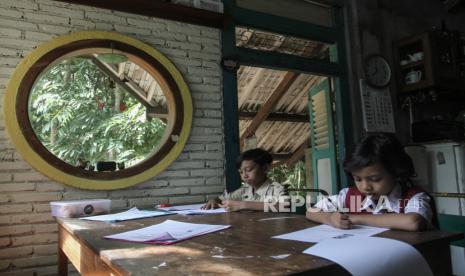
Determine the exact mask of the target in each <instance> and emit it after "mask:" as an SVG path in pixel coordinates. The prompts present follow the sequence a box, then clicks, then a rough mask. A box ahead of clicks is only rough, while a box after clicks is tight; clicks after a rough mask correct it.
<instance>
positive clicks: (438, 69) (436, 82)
mask: <svg viewBox="0 0 465 276" xmlns="http://www.w3.org/2000/svg"><path fill="white" fill-rule="evenodd" d="M464 1H465V0H464ZM459 42H460V36H459V34H458V32H445V31H439V30H434V31H429V32H426V33H423V34H419V35H415V36H411V37H408V38H405V39H402V40H400V41H397V42H396V43H395V44H394V52H395V53H396V55H395V58H396V60H395V62H394V64H396V66H395V68H396V70H395V72H396V76H397V84H398V88H399V91H400V92H401V93H405V92H412V91H416V90H440V89H444V90H448V91H464V90H465V79H464V78H463V77H462V76H461V74H463V73H462V71H463V70H462V69H461V65H460V63H461V62H462V61H463V59H462V58H461V51H460V46H459ZM418 53H422V57H423V58H422V60H419V61H412V62H410V63H407V64H405V65H400V61H405V60H409V59H410V58H411V56H415V55H416V54H418ZM412 70H413V71H420V72H421V80H420V81H418V82H416V83H411V84H407V83H406V78H408V74H409V73H410V72H411V71H412Z"/></svg>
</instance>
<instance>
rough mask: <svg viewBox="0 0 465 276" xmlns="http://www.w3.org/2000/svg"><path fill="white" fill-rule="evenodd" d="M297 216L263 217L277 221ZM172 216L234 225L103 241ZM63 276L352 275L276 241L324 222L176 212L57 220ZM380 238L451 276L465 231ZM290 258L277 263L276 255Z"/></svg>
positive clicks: (254, 214) (290, 244) (292, 244)
mask: <svg viewBox="0 0 465 276" xmlns="http://www.w3.org/2000/svg"><path fill="white" fill-rule="evenodd" d="M280 216H281V217H282V216H286V217H292V218H285V219H275V220H262V219H264V218H272V217H280ZM166 219H172V220H178V221H185V222H191V223H208V224H230V225H232V228H230V229H226V230H223V231H220V232H216V233H211V234H208V235H204V236H200V237H196V238H193V239H191V240H187V241H183V242H180V243H177V244H174V245H147V244H138V243H129V242H122V241H115V240H106V239H103V238H102V237H103V236H105V235H109V234H115V233H120V232H124V231H128V230H133V229H138V228H142V227H145V226H149V225H152V224H156V223H160V222H162V221H164V220H166ZM57 222H58V225H59V264H58V269H59V274H60V275H67V265H68V260H69V261H71V263H72V264H73V265H74V266H75V267H76V269H77V270H78V271H79V272H80V273H81V274H82V275H112V274H113V275H144V276H145V275H154V274H160V275H179V274H189V275H198V274H211V275H222V274H227V275H231V274H233V275H237V274H238V275H256V274H266V275H283V274H298V273H305V272H311V273H312V275H329V274H331V275H333V274H334V275H349V274H348V272H347V271H346V270H344V269H343V268H342V267H340V266H339V265H337V264H335V263H333V262H331V261H329V260H326V259H322V258H319V257H315V256H312V255H306V254H303V253H302V251H304V250H305V249H306V248H308V247H310V246H311V245H312V244H311V243H304V242H297V241H289V240H281V239H271V237H272V236H275V235H279V234H284V233H288V232H292V231H297V230H301V229H304V228H307V227H311V226H314V225H316V224H314V223H311V222H309V221H307V220H306V219H305V217H304V216H302V215H292V214H276V213H262V212H232V213H225V214H215V215H205V216H181V215H170V216H163V217H157V218H150V219H140V220H132V221H125V222H118V223H104V222H94V221H85V220H79V219H68V218H57ZM377 236H380V237H387V238H393V239H396V240H400V241H404V242H407V243H409V244H412V245H413V246H415V247H416V248H417V249H418V250H419V251H420V252H421V253H422V254H423V256H424V257H425V258H426V260H427V261H428V263H429V264H430V266H431V268H432V270H433V272H434V273H435V275H451V274H452V273H451V265H450V251H449V242H450V241H453V240H458V239H461V238H463V234H461V233H450V232H442V231H426V232H421V233H415V232H404V231H387V232H384V233H381V234H379V235H377ZM283 254H290V256H288V257H286V258H283V259H277V258H276V256H279V255H283Z"/></svg>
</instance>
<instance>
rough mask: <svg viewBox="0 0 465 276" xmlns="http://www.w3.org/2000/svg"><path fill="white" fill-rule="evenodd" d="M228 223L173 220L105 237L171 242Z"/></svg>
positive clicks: (210, 230)
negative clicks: (215, 223)
mask: <svg viewBox="0 0 465 276" xmlns="http://www.w3.org/2000/svg"><path fill="white" fill-rule="evenodd" d="M229 227H231V226H230V225H213V224H196V223H186V222H179V221H174V220H165V221H164V222H162V223H160V224H156V225H152V226H149V227H145V228H141V229H137V230H132V231H128V232H124V233H120V234H115V235H109V236H105V237H104V238H106V239H114V240H123V241H131V242H141V243H152V244H173V243H176V242H179V241H183V240H187V239H190V238H193V237H196V236H201V235H205V234H208V233H212V232H216V231H220V230H223V229H226V228H229Z"/></svg>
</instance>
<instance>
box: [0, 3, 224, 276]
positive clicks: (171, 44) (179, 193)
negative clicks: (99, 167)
mask: <svg viewBox="0 0 465 276" xmlns="http://www.w3.org/2000/svg"><path fill="white" fill-rule="evenodd" d="M80 30H100V31H116V32H119V33H123V34H125V35H128V36H132V37H135V38H137V39H139V40H141V41H144V42H146V43H148V44H150V45H153V46H154V47H155V48H157V49H158V50H159V51H161V52H162V53H164V54H165V55H166V56H168V58H170V59H171V61H172V62H173V63H174V64H175V65H176V67H177V68H178V69H179V70H180V71H181V73H182V75H183V76H184V77H185V79H186V81H187V83H188V85H189V87H190V90H191V93H192V99H193V105H194V119H193V129H192V133H191V136H190V138H189V141H188V143H187V146H186V148H185V149H184V151H183V152H182V154H181V155H180V157H179V159H178V160H177V161H176V162H175V163H174V164H172V165H171V166H170V167H169V168H168V170H167V171H165V172H164V173H162V174H161V175H160V176H158V177H156V178H154V179H151V180H150V181H147V182H145V183H141V184H139V185H136V186H133V187H131V188H128V189H125V190H116V191H86V190H79V189H75V188H70V187H67V186H64V185H62V184H59V183H54V182H52V181H50V180H49V179H47V178H46V177H44V176H43V175H41V174H40V173H39V172H36V171H34V170H33V169H32V168H31V167H30V166H29V165H28V164H27V163H26V162H24V161H23V160H22V158H21V157H20V156H19V155H18V153H17V152H16V151H15V149H14V147H13V145H12V144H11V143H10V141H9V138H8V134H7V133H6V131H5V127H4V126H5V123H4V116H3V102H1V103H0V105H2V108H1V112H0V274H2V275H3V274H5V275H9V274H11V275H23V274H26V275H30V274H31V275H32V274H34V275H53V274H55V273H56V266H55V265H56V262H57V255H56V254H57V245H56V242H57V226H56V224H55V222H54V220H53V218H52V217H51V216H50V207H49V202H50V201H52V200H70V199H88V198H111V199H112V207H113V208H119V207H129V206H133V205H137V206H142V205H154V204H157V203H166V202H169V203H173V204H181V203H194V202H204V201H205V200H206V199H207V198H208V196H211V195H217V194H219V193H221V192H222V191H223V188H224V145H223V141H224V140H223V113H222V94H221V85H222V79H221V70H220V66H219V62H220V59H221V49H220V45H221V44H220V32H219V30H216V29H212V28H207V27H201V26H195V25H189V24H184V23H180V22H173V21H167V20H163V19H157V18H148V17H144V16H138V15H132V14H127V13H122V12H114V11H109V10H102V9H97V8H90V7H85V6H79V5H71V4H66V3H61V2H54V1H50V0H0V94H1V96H2V98H3V95H4V93H5V87H6V85H7V82H8V80H9V78H10V76H11V75H12V73H13V71H14V69H15V66H16V65H17V64H18V63H19V61H20V60H21V59H22V58H23V57H24V56H26V55H27V54H28V53H29V52H30V51H32V50H33V49H34V48H35V47H36V46H37V45H39V44H40V43H42V42H45V41H47V40H50V39H52V38H54V37H56V36H58V35H62V34H68V33H70V32H74V31H80Z"/></svg>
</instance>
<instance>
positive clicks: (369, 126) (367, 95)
mask: <svg viewBox="0 0 465 276" xmlns="http://www.w3.org/2000/svg"><path fill="white" fill-rule="evenodd" d="M360 93H361V96H362V112H363V126H364V129H365V131H366V132H392V133H393V132H395V131H396V129H395V124H394V113H393V110H392V103H391V94H390V93H389V88H388V87H385V88H374V87H371V86H370V85H367V83H366V81H365V80H363V79H360Z"/></svg>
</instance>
